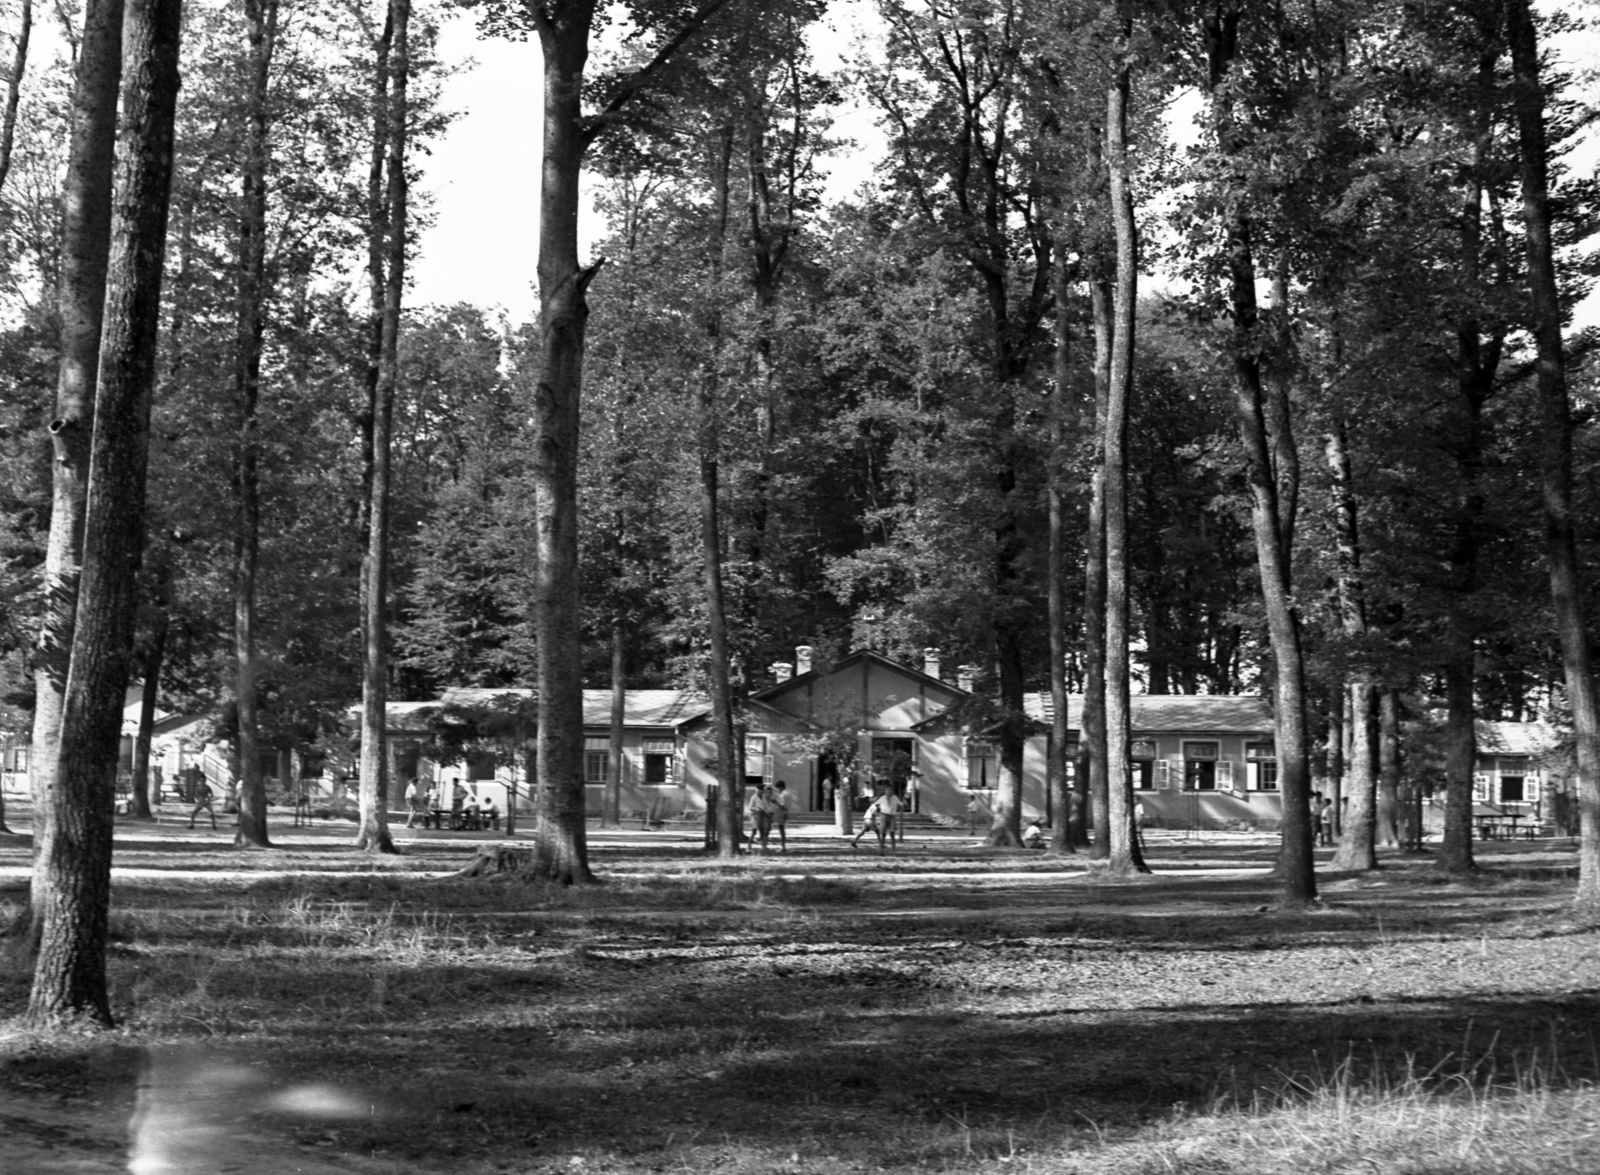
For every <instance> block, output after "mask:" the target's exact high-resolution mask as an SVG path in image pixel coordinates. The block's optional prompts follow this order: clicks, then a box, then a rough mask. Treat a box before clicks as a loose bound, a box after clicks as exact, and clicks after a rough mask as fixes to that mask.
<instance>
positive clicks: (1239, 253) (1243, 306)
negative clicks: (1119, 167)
mask: <svg viewBox="0 0 1600 1175" xmlns="http://www.w3.org/2000/svg"><path fill="white" fill-rule="evenodd" d="M1240 19H1241V13H1240V10H1239V9H1238V8H1235V7H1232V6H1228V5H1219V6H1218V10H1217V11H1216V12H1215V13H1214V14H1209V15H1207V16H1206V17H1205V21H1204V24H1205V37H1206V48H1207V53H1208V57H1209V59H1210V66H1211V73H1210V77H1209V89H1210V94H1211V102H1212V119H1213V123H1214V126H1215V132H1216V136H1217V141H1218V146H1219V147H1220V149H1221V151H1222V153H1223V154H1224V156H1231V155H1233V154H1234V153H1236V152H1238V151H1241V150H1242V146H1241V128H1240V126H1239V125H1238V123H1237V120H1236V116H1235V113H1234V101H1235V98H1234V96H1233V93H1232V90H1231V89H1230V87H1231V84H1232V79H1231V78H1230V77H1229V74H1230V72H1231V69H1232V65H1233V61H1234V57H1235V55H1236V54H1237V52H1238V37H1239V21H1240ZM1230 196H1231V198H1230V200H1229V202H1228V203H1229V204H1230V205H1231V206H1234V211H1233V212H1232V213H1231V220H1230V223H1229V224H1228V226H1227V227H1228V240H1227V245H1226V249H1227V267H1228V284H1229V292H1230V301H1231V304H1232V328H1231V329H1232V339H1231V346H1230V350H1231V352H1232V362H1233V382H1234V407H1235V414H1236V416H1237V418H1238V423H1239V437H1240V442H1241V445H1242V447H1243V450H1244V458H1245V473H1246V478H1247V480H1248V482H1249V487H1250V520H1251V529H1252V531H1253V532H1254V535H1255V545H1256V562H1257V564H1258V566H1259V570H1260V576H1261V596H1262V603H1263V605H1264V607H1265V611H1266V615H1267V633H1268V637H1269V640H1270V642H1271V645H1272V658H1273V670H1274V683H1273V685H1274V699H1273V700H1274V711H1275V714H1274V717H1275V719H1276V724H1277V751H1278V765H1279V776H1278V786H1279V789H1280V792H1281V794H1282V797H1283V842H1282V847H1281V848H1280V850H1279V854H1278V879H1279V887H1280V888H1279V893H1280V896H1281V900H1282V902H1283V903H1284V905H1286V906H1301V905H1305V904H1307V903H1309V902H1312V901H1315V900H1316V896H1317V881H1316V872H1315V867H1314V859H1313V854H1312V838H1311V821H1310V809H1311V773H1310V762H1309V748H1310V739H1309V737H1308V730H1307V725H1306V698H1305V660H1304V655H1303V653H1302V650H1301V643H1300V618H1299V614H1298V613H1297V611H1296V609H1295V606H1294V596H1293V592H1292V590H1291V584H1290V553H1291V549H1290V546H1289V544H1288V543H1287V542H1286V537H1287V536H1288V532H1287V531H1286V529H1285V522H1286V517H1285V514H1284V512H1283V511H1282V510H1280V503H1279V473H1280V470H1279V468H1278V467H1277V465H1276V464H1275V463H1274V461H1273V457H1272V448H1273V440H1272V438H1269V431H1268V414H1269V409H1268V406H1267V404H1266V396H1265V391H1264V388H1263V383H1262V375H1261V359H1260V340H1259V339H1258V338H1257V333H1258V331H1259V326H1260V323H1259V318H1260V315H1259V312H1258V310H1257V304H1256V264H1255V248H1254V244H1253V228H1252V225H1251V221H1250V217H1249V215H1248V213H1247V212H1246V211H1245V210H1244V208H1243V207H1242V206H1240V205H1239V204H1238V201H1239V199H1240V198H1241V197H1240V194H1238V193H1231V194H1230ZM1272 413H1273V415H1274V416H1276V415H1277V414H1278V413H1277V410H1276V409H1273V410H1272ZM1287 424H1288V413H1287V411H1285V412H1283V413H1282V421H1281V422H1280V427H1287Z"/></svg>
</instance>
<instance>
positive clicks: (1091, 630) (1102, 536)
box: [1078, 281, 1112, 861]
mask: <svg viewBox="0 0 1600 1175" xmlns="http://www.w3.org/2000/svg"><path fill="white" fill-rule="evenodd" d="M1089 297H1090V301H1091V304H1092V307H1093V313H1094V387H1095V411H1094V417H1095V428H1094V437H1095V446H1094V453H1093V456H1092V457H1091V468H1092V469H1093V471H1094V472H1093V474H1092V475H1091V476H1092V479H1093V480H1092V484H1091V486H1090V497H1089V534H1088V537H1087V539H1086V541H1085V542H1084V584H1083V646H1084V655H1083V679H1084V680H1083V731H1082V734H1081V735H1080V742H1079V744H1078V775H1079V776H1080V777H1081V778H1082V779H1083V781H1084V783H1085V785H1086V786H1087V787H1088V789H1089V805H1090V810H1091V819H1092V820H1093V821H1094V837H1093V840H1092V842H1091V845H1090V848H1089V857H1090V859H1091V860H1095V861H1103V860H1105V859H1106V858H1107V857H1109V856H1110V855H1111V825H1110V824H1109V822H1108V821H1107V816H1106V808H1107V805H1108V804H1109V803H1110V796H1109V791H1110V789H1109V786H1108V783H1107V780H1108V776H1107V775H1106V474H1105V437H1106V404H1107V401H1108V400H1109V398H1110V387H1111V339H1112V317H1111V287H1110V286H1109V285H1108V284H1106V283H1105V282H1098V281H1097V282H1094V283H1092V284H1091V286H1090V289H1089Z"/></svg>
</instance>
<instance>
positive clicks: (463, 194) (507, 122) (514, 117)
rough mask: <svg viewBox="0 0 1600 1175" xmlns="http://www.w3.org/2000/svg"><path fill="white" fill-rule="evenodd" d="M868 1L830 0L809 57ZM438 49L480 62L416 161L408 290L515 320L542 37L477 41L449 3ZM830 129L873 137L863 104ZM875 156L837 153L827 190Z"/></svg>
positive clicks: (450, 87)
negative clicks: (453, 113)
mask: <svg viewBox="0 0 1600 1175" xmlns="http://www.w3.org/2000/svg"><path fill="white" fill-rule="evenodd" d="M865 9H866V5H865V4H864V3H863V2H862V0H843V2H842V3H841V2H840V0H835V3H834V5H833V10H834V13H835V15H834V16H832V17H830V18H829V19H828V20H827V21H826V22H825V30H826V31H825V32H824V34H823V36H822V38H820V42H821V43H819V44H817V45H816V46H815V47H814V50H813V51H814V53H815V64H816V66H817V67H818V68H821V69H829V70H832V69H836V68H838V66H839V65H840V64H841V60H842V56H843V55H844V54H846V53H848V52H849V51H850V46H851V43H852V42H853V41H854V40H855V37H856V24H857V21H858V19H859V17H860V16H861V15H863V14H864V13H865ZM439 48H440V57H441V58H442V59H443V60H445V61H464V60H466V59H468V58H472V59H475V60H476V61H477V62H478V64H477V67H476V68H474V69H471V70H467V71H463V72H461V73H459V74H457V75H456V76H455V77H454V78H452V79H451V80H450V81H449V82H448V83H447V84H446V87H445V91H444V101H445V105H446V106H447V107H448V108H450V109H453V110H458V111H461V112H462V113H461V116H460V117H459V118H458V119H457V120H456V122H455V123H454V124H453V125H452V126H451V128H450V130H449V131H448V133H447V134H446V136H445V138H444V141H443V142H441V143H440V144H439V145H438V146H437V147H435V148H434V152H433V155H432V156H431V157H430V158H429V159H428V160H426V161H425V163H424V170H425V179H424V183H423V187H424V188H425V189H426V190H427V191H429V192H431V193H433V196H434V200H435V208H434V211H435V224H434V227H433V228H432V229H430V230H429V231H428V232H426V233H424V234H422V236H421V239H420V242H419V254H420V255H418V256H417V257H416V259H415V260H414V261H413V262H412V266H411V268H412V274H413V279H414V281H415V300H416V301H418V302H420V303H430V302H431V303H440V304H449V303H454V302H472V303H474V304H476V305H480V306H496V307H501V308H503V309H504V310H505V311H506V312H507V314H508V315H509V316H510V318H511V321H512V322H513V323H520V322H527V321H532V319H533V318H534V317H535V316H536V314H537V308H538V297H537V295H536V294H535V292H534V285H533V283H534V272H535V265H536V262H537V261H538V228H539V225H538V210H539V144H540V141H541V139H542V136H541V134H540V117H541V110H542V106H543V99H542V96H541V93H540V82H541V77H540V70H541V68H542V67H541V60H540V54H539V46H538V44H537V42H535V41H532V40H530V41H527V42H523V43H514V42H509V41H500V40H482V41H480V40H479V39H478V35H477V29H476V27H475V25H474V23H473V20H472V18H471V16H470V14H468V15H463V14H460V13H459V12H457V11H455V10H451V15H450V16H449V17H448V18H447V20H446V23H445V24H444V26H443V28H442V29H441V35H440V46H439ZM833 133H834V135H835V136H836V137H842V138H848V139H854V140H856V141H858V142H862V143H867V144H870V143H877V142H881V141H882V140H881V136H879V135H878V134H877V133H876V131H875V130H874V129H873V125H872V116H871V115H870V113H869V112H867V111H865V110H846V111H840V112H838V114H837V115H836V121H835V124H834V131H833ZM874 155H875V152H874V151H872V150H869V149H865V148H863V149H859V150H856V151H848V152H844V153H841V155H840V156H839V157H837V158H836V159H834V160H833V161H832V163H831V164H830V167H831V175H830V179H829V183H828V185H827V191H828V195H829V197H830V198H840V197H843V196H846V195H848V194H849V193H850V192H851V191H852V190H854V189H855V188H856V187H857V186H858V185H859V184H860V183H861V182H862V181H863V180H865V179H866V178H867V176H868V174H869V173H870V170H871V166H872V160H873V157H874ZM587 212H588V209H587V206H586V207H585V213H587ZM603 227H604V226H603V225H600V224H598V222H597V218H596V217H593V216H587V217H586V222H580V228H579V231H580V233H581V234H582V237H583V240H584V242H585V244H587V242H588V241H589V240H591V239H592V237H593V236H594V235H595V234H597V233H598V232H599V231H600V229H602V228H603Z"/></svg>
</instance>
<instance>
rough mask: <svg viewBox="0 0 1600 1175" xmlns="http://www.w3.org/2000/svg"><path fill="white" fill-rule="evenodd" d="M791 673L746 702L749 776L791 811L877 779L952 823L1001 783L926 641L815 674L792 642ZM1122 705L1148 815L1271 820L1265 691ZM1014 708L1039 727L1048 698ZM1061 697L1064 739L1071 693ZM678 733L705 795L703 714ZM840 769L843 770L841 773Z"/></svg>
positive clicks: (1036, 773) (693, 785) (1180, 821)
mask: <svg viewBox="0 0 1600 1175" xmlns="http://www.w3.org/2000/svg"><path fill="white" fill-rule="evenodd" d="M794 668H795V669H797V670H798V672H794V673H791V672H789V669H790V667H789V666H787V665H782V664H780V665H775V666H773V670H774V674H775V676H776V677H777V678H778V680H777V681H776V682H775V683H774V684H773V685H771V686H769V687H767V688H766V689H763V690H758V691H756V692H755V693H754V694H752V696H751V698H750V705H749V714H750V717H749V726H748V730H749V733H748V734H747V737H746V743H745V758H746V766H745V773H746V778H747V780H748V781H750V782H755V781H756V780H761V781H764V782H771V783H776V782H778V781H780V780H781V781H783V782H784V783H785V784H787V786H788V791H789V792H790V793H791V794H792V795H793V796H794V797H795V801H794V807H795V809H796V810H798V811H803V812H804V811H824V810H831V809H832V806H833V803H834V796H835V795H836V794H837V793H838V791H839V790H840V789H841V787H842V788H843V789H844V791H845V793H846V794H847V795H851V797H852V800H853V803H854V804H855V806H857V807H861V806H863V805H864V803H865V797H866V796H867V795H870V792H871V789H872V787H873V786H874V784H875V783H876V782H878V781H887V782H889V783H891V784H893V785H894V786H895V787H896V788H897V789H898V790H900V791H902V792H903V793H904V795H905V796H906V799H907V801H908V803H909V805H910V807H911V810H912V811H915V812H923V813H927V814H930V815H934V816H944V817H948V818H952V819H957V820H963V819H966V818H967V816H968V813H969V810H971V809H972V807H973V806H974V805H975V806H976V810H977V811H978V812H980V813H983V812H986V811H987V810H988V805H989V802H990V801H991V800H992V798H993V796H994V792H995V789H996V787H997V785H998V783H999V766H1000V764H999V750H998V748H997V747H996V745H995V743H994V742H993V740H991V739H986V738H984V737H983V736H982V735H979V734H970V733H967V732H965V731H963V730H962V729H960V728H959V725H958V723H957V722H955V721H951V720H950V719H949V717H948V716H947V711H952V709H953V708H955V709H954V712H955V713H956V714H958V715H959V713H960V710H959V706H960V703H962V702H964V701H966V700H968V699H970V698H972V697H973V694H972V690H971V683H970V681H969V680H967V679H966V674H965V673H963V674H961V675H958V679H957V680H956V681H954V682H951V681H947V680H945V678H944V677H943V675H942V674H941V672H940V668H941V667H940V664H939V657H938V652H937V650H932V649H930V650H928V651H927V653H926V655H925V659H924V663H923V667H922V668H921V669H914V668H912V667H910V666H907V665H903V664H901V663H899V662H897V661H894V660H891V659H890V658H888V657H885V656H882V655H881V654H878V653H875V652H871V651H868V650H858V651H856V652H853V653H851V654H849V655H848V656H846V657H844V658H842V659H840V660H839V661H838V662H836V663H835V664H833V665H830V666H828V667H826V668H825V669H823V668H813V666H812V659H811V650H810V649H809V648H806V647H803V646H802V647H801V648H800V649H798V650H797V661H796V665H795V666H794ZM1132 703H1133V705H1132V715H1131V718H1132V739H1133V742H1132V747H1131V750H1132V755H1133V774H1134V785H1135V787H1136V788H1137V789H1138V790H1139V792H1140V794H1141V798H1142V799H1143V800H1144V804H1145V812H1146V818H1147V820H1148V821H1149V823H1150V824H1152V825H1153V826H1156V827H1161V826H1168V827H1219V826H1229V825H1233V824H1241V823H1242V824H1251V825H1257V824H1266V825H1272V824H1276V823H1277V822H1278V821H1279V820H1280V819H1281V817H1282V807H1281V804H1280V803H1279V799H1278V779H1277V760H1276V757H1275V754H1274V751H1273V732H1274V728H1273V722H1272V715H1271V712H1270V710H1269V708H1268V706H1267V704H1266V702H1265V700H1264V699H1262V698H1259V697H1219V696H1211V695H1183V696H1152V695H1137V696H1135V697H1134V698H1133V699H1132ZM1025 704H1026V706H1027V710H1028V714H1029V716H1030V717H1032V718H1034V719H1035V720H1037V721H1038V722H1039V723H1040V725H1041V729H1044V728H1047V727H1048V726H1049V723H1050V720H1051V717H1052V709H1051V705H1050V696H1049V694H1039V693H1034V694H1029V695H1027V697H1026V702H1025ZM1068 706H1069V712H1068V726H1069V727H1070V728H1071V730H1072V734H1071V735H1070V737H1071V738H1072V740H1073V741H1074V743H1075V742H1076V739H1077V731H1078V730H1079V729H1080V728H1081V725H1082V719H1081V715H1082V712H1083V698H1082V697H1081V695H1074V696H1073V697H1071V698H1070V699H1069V702H1068ZM682 729H683V733H684V736H685V765H686V768H687V782H688V791H689V794H690V796H691V797H699V798H700V802H701V804H703V802H704V800H703V797H704V795H705V793H706V789H707V788H708V787H709V786H710V785H711V784H713V783H714V782H715V776H714V770H715V749H714V747H713V746H712V743H711V737H710V722H709V718H708V717H707V716H705V715H700V716H696V717H692V718H690V719H688V720H686V721H685V722H684V723H683V724H682ZM841 747H843V753H841V750H840V748H841ZM1048 747H1049V735H1048V734H1042V733H1041V734H1037V735H1034V736H1032V737H1030V738H1029V739H1028V740H1027V742H1026V744H1025V746H1024V751H1023V788H1022V806H1023V816H1024V818H1025V819H1034V818H1043V817H1046V816H1048V815H1049V814H1050V813H1049V800H1048V797H1047V795H1046V784H1045V771H1046V755H1047V750H1048ZM841 759H844V760H848V762H846V763H844V764H841V762H840V760H841ZM841 766H843V767H844V768H845V770H844V771H843V772H841ZM852 766H853V768H854V770H853V771H851V770H850V768H851V767H852ZM841 774H843V775H846V776H852V778H845V779H844V780H843V781H842V782H841Z"/></svg>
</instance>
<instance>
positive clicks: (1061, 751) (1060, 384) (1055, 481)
mask: <svg viewBox="0 0 1600 1175" xmlns="http://www.w3.org/2000/svg"><path fill="white" fill-rule="evenodd" d="M1067 266H1068V260H1067V247H1066V245H1065V243H1064V242H1062V241H1060V240H1058V241H1057V242H1056V250H1055V273H1054V275H1053V278H1054V281H1055V292H1056V353H1055V383H1054V385H1053V387H1052V388H1051V396H1050V471H1049V479H1050V488H1049V494H1050V502H1049V506H1050V549H1049V556H1048V558H1049V568H1048V584H1047V607H1048V609H1049V613H1048V616H1049V621H1048V623H1049V628H1050V707H1051V714H1050V761H1049V764H1048V765H1047V768H1046V772H1045V780H1046V785H1047V786H1048V787H1049V789H1050V809H1051V824H1050V851H1051V852H1052V853H1054V854H1057V855H1059V854H1062V853H1072V852H1076V851H1077V848H1078V846H1079V845H1080V844H1082V843H1083V842H1084V836H1083V831H1084V812H1083V809H1082V808H1081V807H1079V806H1078V805H1077V804H1076V803H1075V801H1076V800H1077V798H1078V792H1077V791H1076V789H1074V788H1072V787H1070V786H1069V783H1068V778H1067V747H1068V739H1069V737H1070V734H1071V724H1070V721H1069V718H1070V715H1068V713H1067V705H1068V701H1067V600H1066V590H1067V584H1066V580H1067V552H1066V546H1067V526H1066V512H1067V510H1066V497H1067V474H1068V471H1069V470H1070V468H1071V456H1072V455H1071V451H1070V446H1069V440H1070V438H1071V436H1072V431H1073V430H1072V429H1071V427H1070V426H1071V423H1072V422H1073V420H1074V419H1075V417H1076V415H1077V405H1076V404H1075V403H1074V402H1073V395H1072V315H1071V313H1070V306H1071V303H1070V299H1069V298H1068V294H1069V292H1070V290H1071V282H1070V279H1069V277H1068V274H1067Z"/></svg>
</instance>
